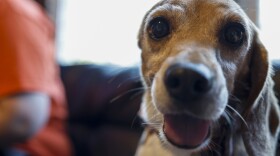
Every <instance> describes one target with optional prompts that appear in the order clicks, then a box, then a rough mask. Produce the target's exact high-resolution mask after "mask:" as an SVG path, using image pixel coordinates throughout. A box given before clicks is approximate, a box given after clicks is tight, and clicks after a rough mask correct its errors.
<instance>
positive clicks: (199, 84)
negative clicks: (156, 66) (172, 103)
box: [164, 63, 213, 102]
mask: <svg viewBox="0 0 280 156" xmlns="http://www.w3.org/2000/svg"><path fill="white" fill-rule="evenodd" d="M164 83H165V86H166V89H167V90H168V92H169V94H170V96H171V97H172V98H174V99H176V100H179V101H182V102H193V101H195V100H197V99H199V98H200V97H202V96H203V95H205V94H206V93H207V92H209V91H210V89H211V88H212V86H213V74H212V73H211V71H210V70H209V69H208V68H207V67H206V66H205V65H203V64H191V63H188V64H175V65H172V66H170V67H169V68H168V69H167V70H166V72H165V76H164Z"/></svg>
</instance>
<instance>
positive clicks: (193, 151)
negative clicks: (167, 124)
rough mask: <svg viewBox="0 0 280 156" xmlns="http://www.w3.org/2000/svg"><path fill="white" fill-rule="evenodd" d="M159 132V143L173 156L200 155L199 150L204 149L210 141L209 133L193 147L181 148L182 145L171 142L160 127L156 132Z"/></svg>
mask: <svg viewBox="0 0 280 156" xmlns="http://www.w3.org/2000/svg"><path fill="white" fill-rule="evenodd" d="M158 133H159V134H158V135H159V139H160V141H161V144H162V145H163V147H165V148H166V149H168V151H170V153H172V155H174V156H198V155H200V151H201V150H202V149H205V148H206V147H207V146H208V145H209V143H210V141H211V134H210V135H209V136H208V137H207V138H206V139H205V140H204V141H203V143H202V144H200V145H198V146H196V147H193V148H182V147H178V146H176V145H174V144H173V143H171V142H170V141H169V140H168V138H167V137H166V134H165V133H164V130H163V129H161V130H159V132H158Z"/></svg>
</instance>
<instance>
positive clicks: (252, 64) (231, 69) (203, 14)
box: [137, 0, 279, 156]
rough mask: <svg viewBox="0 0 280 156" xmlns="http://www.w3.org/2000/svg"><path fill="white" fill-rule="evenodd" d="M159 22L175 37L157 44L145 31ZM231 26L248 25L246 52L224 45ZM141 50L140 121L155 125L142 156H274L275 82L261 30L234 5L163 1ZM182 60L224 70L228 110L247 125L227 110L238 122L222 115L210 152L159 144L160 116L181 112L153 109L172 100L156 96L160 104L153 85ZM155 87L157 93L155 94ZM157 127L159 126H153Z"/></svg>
mask: <svg viewBox="0 0 280 156" xmlns="http://www.w3.org/2000/svg"><path fill="white" fill-rule="evenodd" d="M160 8H161V9H160ZM158 16H162V17H165V18H167V19H168V20H169V22H170V23H171V24H170V25H171V33H170V35H168V36H167V37H165V38H164V39H162V40H159V41H155V40H153V39H151V38H150V37H149V35H148V32H147V27H148V22H149V21H150V20H151V19H153V18H154V17H158ZM228 22H239V23H242V24H243V25H244V27H245V33H246V39H245V42H244V44H243V45H242V47H239V48H236V49H235V48H229V47H228V46H225V45H224V44H223V43H221V41H220V39H219V35H220V34H219V33H220V30H221V28H222V27H223V26H224V25H225V24H226V23H228ZM139 47H140V48H141V49H142V67H141V74H142V78H143V84H144V85H145V87H146V91H145V94H144V96H143V102H142V112H143V114H142V117H143V119H144V121H145V122H147V123H148V124H149V123H151V124H149V126H148V127H149V129H150V128H152V129H153V131H156V132H155V133H152V134H151V135H145V136H143V137H144V139H143V140H153V141H142V143H141V144H140V145H139V149H138V152H137V153H138V155H143V156H149V155H154V154H155V153H157V152H158V154H159V153H165V155H211V154H213V155H215V153H216V154H220V155H238V156H239V155H250V156H272V155H274V154H275V146H276V141H277V139H276V138H277V136H278V132H279V108H278V105H277V99H276V98H275V95H274V93H273V91H272V88H273V85H274V84H273V81H272V80H271V71H270V63H269V61H268V56H267V55H268V54H267V51H266V49H265V47H264V45H263V44H262V42H261V41H260V39H259V35H258V30H257V28H256V27H255V25H254V24H253V23H252V22H251V21H250V20H249V18H248V17H247V16H246V15H245V13H244V12H243V11H242V9H241V8H240V7H239V6H238V5H237V4H236V3H235V2H234V1H232V0H164V1H161V2H159V3H158V4H157V5H155V6H154V7H153V8H152V9H151V10H150V11H149V12H148V13H147V14H146V16H145V17H144V20H143V23H142V25H141V29H140V33H139ZM208 49H209V50H208ZM191 51H197V53H199V56H195V55H198V54H191ZM182 53H186V55H188V56H186V59H185V58H183V57H184V56H185V55H183V54H182ZM181 56H182V57H181ZM180 57H181V58H182V60H185V61H189V60H191V61H196V62H199V61H201V59H203V58H204V57H205V58H207V59H209V60H207V59H206V60H202V61H203V62H204V63H205V64H207V65H208V66H211V67H209V68H211V69H212V68H213V69H221V71H222V77H223V78H224V79H225V82H226V89H227V92H228V95H229V98H228V99H227V101H228V102H227V105H229V106H231V107H232V108H234V109H235V110H236V111H238V113H239V114H240V115H241V116H242V117H243V118H244V120H245V122H246V123H245V122H244V121H242V119H241V118H240V116H238V115H237V114H236V112H234V111H232V110H228V111H229V112H230V114H231V116H232V118H234V119H233V120H232V122H228V121H227V119H226V118H225V117H224V116H223V115H222V116H220V117H219V118H218V119H215V122H217V123H218V124H217V125H215V126H212V129H213V130H212V136H211V142H212V144H213V146H212V147H211V148H208V147H209V146H207V147H204V148H201V149H197V150H196V151H188V150H184V149H180V148H177V147H171V146H172V145H171V146H170V144H168V143H167V142H166V140H164V139H163V140H162V141H160V139H162V138H161V137H162V136H161V135H162V134H158V133H159V131H160V130H161V129H162V124H163V120H164V119H163V115H162V111H161V110H165V109H173V110H177V111H178V110H180V109H182V108H179V109H178V108H175V107H177V106H173V105H163V106H162V105H160V104H158V103H155V102H157V101H161V102H162V101H169V100H170V98H169V97H168V95H166V94H165V93H164V92H163V91H162V92H163V93H160V94H158V95H166V96H167V97H165V96H162V97H161V99H158V98H159V97H158V96H156V95H157V93H154V92H157V91H158V90H159V89H158V88H156V87H154V85H155V83H157V81H160V80H159V79H160V78H161V72H162V71H164V70H165V69H166V68H167V67H168V66H170V65H171V64H172V63H170V61H169V60H170V59H171V60H172V61H173V62H174V61H177V60H179V61H182V60H181V59H180ZM192 57H193V58H192ZM174 58H176V59H174ZM195 59H197V60H195ZM172 61H171V62H172ZM209 62H210V63H209ZM212 66H213V67H212ZM217 81H220V80H217ZM153 87H154V88H156V89H154V90H152V88H153ZM160 92H161V90H160ZM213 96H215V95H213ZM167 103H168V102H167ZM153 123H157V124H158V125H160V126H158V125H157V126H155V125H153ZM146 131H149V130H148V129H147V130H146ZM148 134H150V133H148ZM155 135H159V137H155ZM146 142H153V143H152V144H151V143H149V144H147V143H146ZM210 146H211V145H210ZM160 155H162V154H160Z"/></svg>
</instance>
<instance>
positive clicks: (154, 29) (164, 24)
mask: <svg viewBox="0 0 280 156" xmlns="http://www.w3.org/2000/svg"><path fill="white" fill-rule="evenodd" d="M148 33H149V35H150V37H151V38H152V39H155V40H159V39H161V38H164V37H166V36H167V35H169V33H170V26H169V22H168V21H167V20H166V19H165V18H163V17H156V18H154V19H153V20H151V22H150V23H149V27H148Z"/></svg>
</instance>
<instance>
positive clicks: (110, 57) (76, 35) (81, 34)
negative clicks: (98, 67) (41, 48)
mask: <svg viewBox="0 0 280 156" xmlns="http://www.w3.org/2000/svg"><path fill="white" fill-rule="evenodd" d="M156 2H157V0H118V1H115V0H63V1H62V2H60V6H61V7H60V11H61V15H60V17H59V18H60V22H59V25H60V27H59V32H61V33H60V34H59V36H58V37H59V38H58V51H59V59H60V60H61V61H62V62H66V63H67V62H72V61H93V62H97V63H106V62H111V63H116V64H120V65H130V64H134V63H137V62H138V61H139V58H140V56H139V55H140V50H139V48H138V46H137V34H138V29H139V27H140V24H141V21H142V18H143V17H144V14H145V12H146V11H147V10H148V9H150V7H151V6H152V5H153V4H155V3H156Z"/></svg>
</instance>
